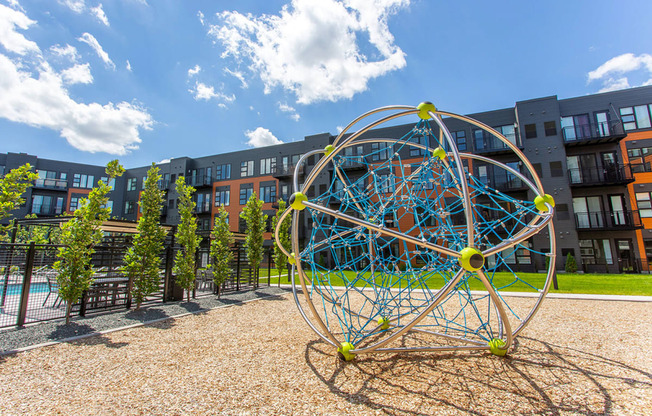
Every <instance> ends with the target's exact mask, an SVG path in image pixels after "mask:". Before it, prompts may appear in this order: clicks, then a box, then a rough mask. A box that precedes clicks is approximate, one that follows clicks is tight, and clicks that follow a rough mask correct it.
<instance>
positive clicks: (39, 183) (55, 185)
mask: <svg viewBox="0 0 652 416" xmlns="http://www.w3.org/2000/svg"><path fill="white" fill-rule="evenodd" d="M34 188H44V189H54V190H60V191H65V190H67V189H68V181H67V180H65V179H49V178H45V179H41V178H39V179H37V180H35V181H34Z"/></svg>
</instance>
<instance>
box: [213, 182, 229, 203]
mask: <svg viewBox="0 0 652 416" xmlns="http://www.w3.org/2000/svg"><path fill="white" fill-rule="evenodd" d="M230 198H231V190H230V188H229V187H228V186H227V187H224V188H216V189H215V206H216V207H217V206H220V205H224V206H229V200H230Z"/></svg>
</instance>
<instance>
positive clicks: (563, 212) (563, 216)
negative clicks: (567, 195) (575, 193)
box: [555, 204, 570, 221]
mask: <svg viewBox="0 0 652 416" xmlns="http://www.w3.org/2000/svg"><path fill="white" fill-rule="evenodd" d="M555 211H557V219H558V220H559V221H563V220H570V214H569V212H568V204H557V205H556V206H555Z"/></svg>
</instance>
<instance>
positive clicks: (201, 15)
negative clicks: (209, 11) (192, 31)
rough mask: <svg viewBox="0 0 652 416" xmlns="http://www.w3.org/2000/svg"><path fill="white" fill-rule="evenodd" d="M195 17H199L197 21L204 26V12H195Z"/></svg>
mask: <svg viewBox="0 0 652 416" xmlns="http://www.w3.org/2000/svg"><path fill="white" fill-rule="evenodd" d="M197 17H198V18H199V23H201V25H202V26H204V22H205V21H204V13H202V11H201V10H200V11H198V12H197Z"/></svg>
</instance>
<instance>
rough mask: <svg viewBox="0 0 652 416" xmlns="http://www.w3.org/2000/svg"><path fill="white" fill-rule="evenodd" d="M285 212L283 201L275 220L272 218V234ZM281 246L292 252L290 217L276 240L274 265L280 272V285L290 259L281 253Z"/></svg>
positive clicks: (283, 223)
mask: <svg viewBox="0 0 652 416" xmlns="http://www.w3.org/2000/svg"><path fill="white" fill-rule="evenodd" d="M283 211H285V201H283V200H282V199H279V200H278V210H277V211H276V215H274V218H272V232H273V233H274V232H276V231H275V230H276V227H277V225H278V221H279V220H280V219H281V215H282V214H283ZM279 245H280V246H281V247H283V248H285V250H286V251H288V252H290V249H291V247H290V216H289V215H288V216H287V217H285V219H284V220H283V222H282V223H281V227H280V228H279V231H278V241H277V240H276V238H275V239H274V264H275V265H276V270H278V281H279V283H280V282H281V275H282V274H283V271H284V270H285V266H286V265H287V262H288V257H287V256H286V255H285V253H283V252H282V251H281V249H280V248H279Z"/></svg>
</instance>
